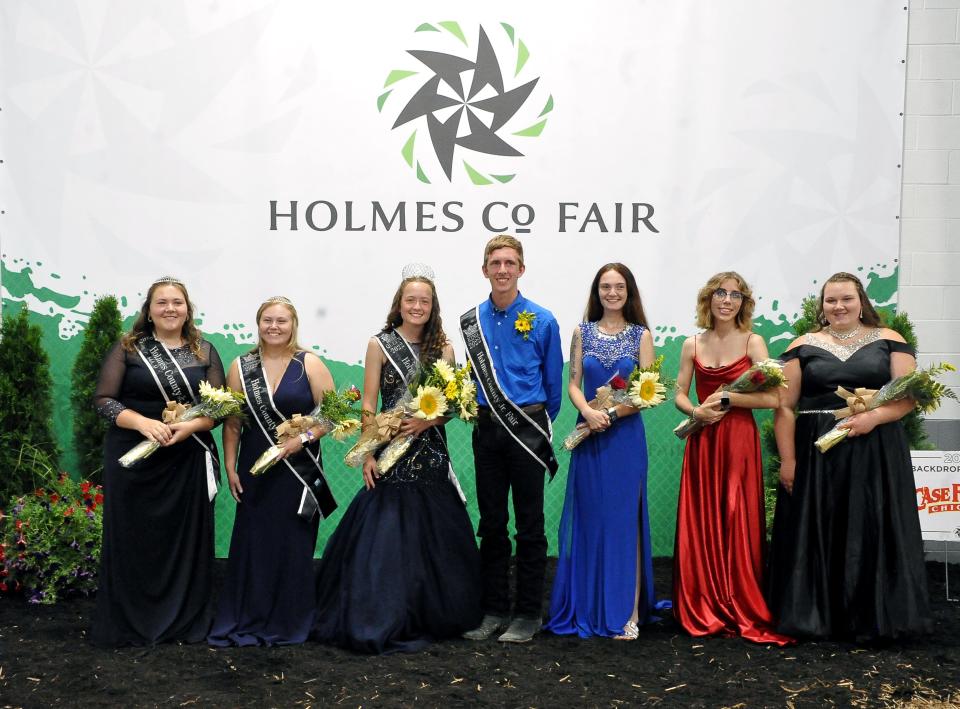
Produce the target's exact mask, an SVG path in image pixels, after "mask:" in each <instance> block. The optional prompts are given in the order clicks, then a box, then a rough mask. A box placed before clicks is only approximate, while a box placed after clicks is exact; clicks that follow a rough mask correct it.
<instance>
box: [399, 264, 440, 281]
mask: <svg viewBox="0 0 960 709" xmlns="http://www.w3.org/2000/svg"><path fill="white" fill-rule="evenodd" d="M400 275H401V277H402V278H403V280H407V279H408V278H426V279H427V280H428V281H430V282H431V283H432V282H433V281H434V278H435V276H434V274H433V269H432V268H430V267H429V266H428V265H427V264H425V263H408V264H407V265H406V266H404V267H403V271H402V272H401V274H400Z"/></svg>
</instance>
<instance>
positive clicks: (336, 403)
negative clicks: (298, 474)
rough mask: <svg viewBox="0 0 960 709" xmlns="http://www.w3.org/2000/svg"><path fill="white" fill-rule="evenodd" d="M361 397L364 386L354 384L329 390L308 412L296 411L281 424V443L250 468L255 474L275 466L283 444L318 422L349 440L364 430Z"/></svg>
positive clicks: (338, 438) (340, 438) (278, 434)
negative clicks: (341, 388) (358, 407)
mask: <svg viewBox="0 0 960 709" xmlns="http://www.w3.org/2000/svg"><path fill="white" fill-rule="evenodd" d="M358 401H360V390H359V389H357V387H355V386H350V387H348V388H346V389H344V390H343V391H340V392H337V391H336V390H331V391H325V392H323V396H322V397H320V403H319V404H317V407H316V408H315V409H314V410H313V411H311V412H310V413H309V414H308V415H306V416H301V415H300V414H294V415H293V416H292V417H290V418H288V419H287V420H286V421H284V422H283V423H281V424H280V425H279V426H277V430H276V437H277V444H276V445H273V446H270V447H269V448H267V450H265V451H264V452H263V453H262V454H261V455H260V457H259V458H257V460H256V462H255V463H254V464H253V466H252V467H251V468H250V474H251V475H253V476H257V475H262V474H263V473H265V472H266V471H267V470H269V469H270V468H272V467H273V466H274V465H275V464H276V463H277V461H279V460H280V459H279V457H278V456H279V455H280V451H281V448H280V447H281V446H282V445H283V444H284V443H286V442H287V441H289V440H290V439H291V438H297V437H299V436H300V434H301V433H306V432H307V431H308V430H310V429H311V428H313V427H314V426H317V425H320V426H322V427H323V428H324V433H329V434H330V436H331V437H332V438H333V439H334V440H335V441H345V440H346V439H347V438H349V437H350V436H352V435H353V434H354V433H356V432H357V431H359V430H360V414H361V413H362V412H361V411H360V410H359V409H356V408H354V406H353V405H354V404H355V403H357V402H358Z"/></svg>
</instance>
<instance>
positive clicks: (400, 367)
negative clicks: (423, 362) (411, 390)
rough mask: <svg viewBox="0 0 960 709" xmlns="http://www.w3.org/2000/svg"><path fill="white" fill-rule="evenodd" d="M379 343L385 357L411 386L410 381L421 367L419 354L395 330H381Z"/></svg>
mask: <svg viewBox="0 0 960 709" xmlns="http://www.w3.org/2000/svg"><path fill="white" fill-rule="evenodd" d="M377 344H379V345H380V349H381V350H383V355H384V357H386V358H387V359H388V360H389V361H390V364H392V365H393V368H394V369H396V370H397V372H398V373H399V374H400V377H401V378H402V379H403V383H404V384H405V385H406V386H408V387H409V386H410V382H412V381H413V378H414V376H416V374H417V369H418V368H419V367H420V360H419V358H418V357H417V355H415V354H414V352H413V350H412V349H411V348H410V345H408V344H407V341H406V340H404V339H403V338H402V337H400V335H398V334H397V332H396V331H395V330H390V331H389V332H381V333H380V334H379V335H377Z"/></svg>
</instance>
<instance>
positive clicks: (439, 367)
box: [433, 359, 457, 382]
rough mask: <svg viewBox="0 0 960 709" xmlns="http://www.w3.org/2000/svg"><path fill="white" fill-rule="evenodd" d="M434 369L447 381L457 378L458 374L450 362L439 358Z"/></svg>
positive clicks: (434, 364)
mask: <svg viewBox="0 0 960 709" xmlns="http://www.w3.org/2000/svg"><path fill="white" fill-rule="evenodd" d="M433 369H434V371H435V372H436V373H437V374H439V375H440V378H441V379H443V381H445V382H452V381H453V380H454V379H456V376H457V375H456V374H455V373H454V371H453V367H451V366H450V363H449V362H446V361H444V360H442V359H438V360H437V361H436V362H434V363H433Z"/></svg>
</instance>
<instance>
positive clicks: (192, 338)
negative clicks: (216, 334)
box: [120, 279, 204, 361]
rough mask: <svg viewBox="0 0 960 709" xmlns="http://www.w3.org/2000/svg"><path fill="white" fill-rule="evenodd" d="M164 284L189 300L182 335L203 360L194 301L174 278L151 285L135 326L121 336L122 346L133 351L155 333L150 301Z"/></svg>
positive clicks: (200, 334) (201, 335)
mask: <svg viewBox="0 0 960 709" xmlns="http://www.w3.org/2000/svg"><path fill="white" fill-rule="evenodd" d="M163 286H173V287H174V288H176V289H177V290H179V291H180V292H181V293H183V299H184V300H185V301H187V318H186V320H184V321H183V327H182V328H181V329H180V336H181V337H182V338H183V341H184V342H185V343H186V344H187V345H188V346H189V347H190V351H191V352H193V354H194V355H195V356H196V357H197V359H199V360H200V361H203V359H204V357H203V350H202V349H201V347H200V343H201V341H202V340H203V334H202V333H201V332H200V330H198V329H197V326H196V325H195V324H194V322H193V303H192V302H191V301H190V296H189V294H188V293H187V287H186V286H185V285H184V284H183V283H181V282H180V281H177V280H173V279H169V280H159V281H156V282H155V283H153V284H152V285H151V286H150V288H149V289H148V290H147V296H146V298H144V299H143V304H142V305H141V306H140V312H139V313H137V318H136V320H134V321H133V327H131V328H130V332H128V333H126V334H125V335H124V336H123V337H122V338H120V344H121V346H122V347H123V349H125V350H126V351H127V352H133V351H134V349H136V346H137V343H138V342H139V341H140V340H142V339H143V338H144V337H147V336H148V335H152V334H153V326H152V324H151V321H150V303H152V302H153V294H154V293H155V292H156V291H157V289H158V288H161V287H163Z"/></svg>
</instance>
